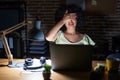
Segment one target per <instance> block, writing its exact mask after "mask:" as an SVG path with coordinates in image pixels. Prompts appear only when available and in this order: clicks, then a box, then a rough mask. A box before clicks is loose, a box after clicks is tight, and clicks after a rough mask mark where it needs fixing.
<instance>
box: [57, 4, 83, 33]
mask: <svg viewBox="0 0 120 80" xmlns="http://www.w3.org/2000/svg"><path fill="white" fill-rule="evenodd" d="M66 10H67V11H68V13H76V14H77V27H76V30H78V29H79V28H80V25H81V23H82V21H83V20H82V19H83V11H82V9H81V8H80V7H78V6H77V5H74V4H70V5H61V6H60V7H59V8H58V9H57V10H56V12H55V22H56V23H57V22H59V21H60V20H61V19H62V18H63V16H64V14H65V12H66ZM64 26H65V25H64ZM61 30H63V31H64V30H66V27H62V28H61Z"/></svg>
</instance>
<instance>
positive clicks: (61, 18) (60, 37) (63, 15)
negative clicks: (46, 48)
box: [46, 5, 95, 45]
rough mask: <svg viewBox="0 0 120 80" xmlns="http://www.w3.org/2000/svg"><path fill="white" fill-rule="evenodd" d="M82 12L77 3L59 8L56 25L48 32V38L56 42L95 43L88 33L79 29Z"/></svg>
mask: <svg viewBox="0 0 120 80" xmlns="http://www.w3.org/2000/svg"><path fill="white" fill-rule="evenodd" d="M80 12H81V9H80V8H79V7H77V6H75V5H68V6H62V7H60V8H58V10H57V11H56V14H55V20H56V25H55V26H54V27H53V28H52V29H51V30H50V31H49V32H48V33H47V34H46V40H48V41H52V42H55V43H56V44H79V45H95V43H94V41H93V40H92V39H91V38H90V37H89V36H88V35H87V34H81V33H79V32H78V31H77V28H78V27H79V25H78V24H79V23H80V22H79V20H80V16H81V13H80ZM61 29H64V30H61Z"/></svg>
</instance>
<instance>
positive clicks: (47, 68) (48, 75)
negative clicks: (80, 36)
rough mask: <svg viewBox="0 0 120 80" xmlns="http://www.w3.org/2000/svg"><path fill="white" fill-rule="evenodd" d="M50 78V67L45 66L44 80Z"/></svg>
mask: <svg viewBox="0 0 120 80" xmlns="http://www.w3.org/2000/svg"><path fill="white" fill-rule="evenodd" d="M50 76H51V65H49V64H45V65H44V71H43V77H44V80H50Z"/></svg>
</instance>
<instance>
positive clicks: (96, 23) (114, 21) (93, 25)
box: [0, 0, 120, 51]
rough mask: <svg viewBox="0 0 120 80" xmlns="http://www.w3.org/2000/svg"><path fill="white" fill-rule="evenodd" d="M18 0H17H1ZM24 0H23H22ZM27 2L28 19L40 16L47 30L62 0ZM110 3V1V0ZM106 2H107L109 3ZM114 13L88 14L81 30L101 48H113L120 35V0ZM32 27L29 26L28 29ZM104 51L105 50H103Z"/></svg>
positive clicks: (51, 24)
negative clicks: (117, 36) (115, 38)
mask: <svg viewBox="0 0 120 80" xmlns="http://www.w3.org/2000/svg"><path fill="white" fill-rule="evenodd" d="M0 1H16V0H0ZM18 1H19V0H18ZM21 1H22V0H21ZM23 1H25V2H26V12H27V20H35V19H36V17H39V18H40V19H41V21H42V25H43V27H42V29H43V30H44V31H45V32H47V31H48V30H49V29H51V28H52V27H53V25H54V23H55V22H54V12H55V10H56V9H57V8H58V6H59V4H60V0H23ZM108 3H109V2H108ZM108 3H106V4H108ZM116 5H117V6H116V14H114V15H105V16H103V15H86V16H85V17H84V24H83V25H81V30H80V31H81V32H82V33H87V34H88V35H89V36H90V37H91V38H92V39H93V40H94V41H95V42H96V44H97V45H98V46H101V48H106V49H107V47H108V49H109V50H111V47H112V37H113V36H116V35H120V7H119V6H120V0H117V3H116ZM29 28H31V26H30V27H28V29H29ZM103 51H104V50H103Z"/></svg>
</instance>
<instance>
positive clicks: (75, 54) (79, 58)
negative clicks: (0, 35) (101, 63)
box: [50, 43, 94, 71]
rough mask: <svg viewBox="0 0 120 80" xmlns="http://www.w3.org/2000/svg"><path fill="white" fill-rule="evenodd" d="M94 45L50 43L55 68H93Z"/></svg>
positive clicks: (81, 69)
mask: <svg viewBox="0 0 120 80" xmlns="http://www.w3.org/2000/svg"><path fill="white" fill-rule="evenodd" d="M93 52H94V46H90V45H63V44H62V45H61V44H53V43H52V44H50V57H51V62H52V69H53V70H80V71H90V70H91V69H92V54H93Z"/></svg>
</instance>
